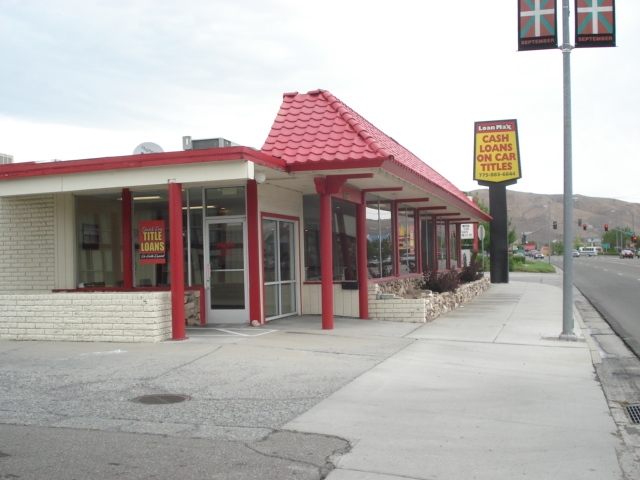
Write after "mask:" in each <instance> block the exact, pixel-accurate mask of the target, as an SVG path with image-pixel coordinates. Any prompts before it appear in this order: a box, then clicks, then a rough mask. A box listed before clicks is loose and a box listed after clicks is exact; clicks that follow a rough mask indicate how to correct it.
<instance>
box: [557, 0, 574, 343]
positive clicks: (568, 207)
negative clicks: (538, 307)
mask: <svg viewBox="0 0 640 480" xmlns="http://www.w3.org/2000/svg"><path fill="white" fill-rule="evenodd" d="M572 49H573V46H571V44H570V43H569V0H562V90H563V111H564V115H563V116H564V229H565V230H564V236H565V243H566V241H567V240H569V241H572V240H573V171H572V161H573V160H572V142H571V50H572ZM562 267H563V270H564V273H563V276H562V333H561V334H560V339H561V340H574V341H575V340H577V339H578V337H577V336H576V334H575V333H574V332H573V255H567V248H566V245H565V249H564V255H563V257H562Z"/></svg>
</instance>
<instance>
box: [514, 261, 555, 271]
mask: <svg viewBox="0 0 640 480" xmlns="http://www.w3.org/2000/svg"><path fill="white" fill-rule="evenodd" d="M513 271H514V272H532V273H556V269H555V268H554V267H553V265H549V264H548V263H547V262H543V261H539V262H530V261H526V262H525V263H516V264H514V267H513Z"/></svg>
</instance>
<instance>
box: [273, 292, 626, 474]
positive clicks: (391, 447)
mask: <svg viewBox="0 0 640 480" xmlns="http://www.w3.org/2000/svg"><path fill="white" fill-rule="evenodd" d="M561 312H562V291H561V290H560V289H558V288H555V287H551V286H547V285H541V284H534V283H522V282H511V283H509V284H493V285H491V288H490V289H489V290H488V291H487V292H485V293H484V294H482V295H481V296H480V297H478V298H477V299H476V300H474V301H473V302H472V303H470V304H468V305H467V306H465V307H464V308H460V309H458V310H456V311H454V312H451V313H449V314H447V315H445V316H444V317H442V318H439V319H437V320H436V321H434V322H432V323H430V324H427V325H424V326H423V327H421V328H419V329H417V330H416V331H414V332H413V333H411V334H410V335H408V337H409V338H413V339H415V340H416V342H414V343H412V344H411V345H409V346H407V348H405V349H403V350H402V351H401V352H399V353H397V354H396V355H394V356H393V357H391V358H389V359H388V360H386V361H385V362H383V363H381V364H380V365H378V366H377V367H375V368H374V369H372V370H371V371H369V372H367V373H366V374H364V375H362V376H360V377H359V378H358V379H356V380H355V381H353V382H351V383H350V384H349V385H347V386H346V387H344V388H343V389H341V390H340V391H338V392H336V393H335V394H333V395H332V396H331V397H329V398H328V399H326V400H325V401H323V402H321V403H320V404H318V405H316V406H315V407H314V408H312V409H311V410H310V411H308V412H306V413H305V414H303V415H301V416H300V417H298V418H296V419H295V420H294V421H292V422H289V423H288V424H287V425H285V427H284V428H285V429H292V430H297V431H305V432H315V433H324V434H331V435H336V436H339V437H344V438H348V439H350V440H351V441H352V442H353V443H354V445H353V449H352V450H351V452H349V453H348V454H347V455H345V456H343V457H342V458H341V459H340V460H339V461H338V462H337V469H336V470H334V471H333V472H332V473H331V475H330V476H329V477H328V478H330V479H332V480H345V479H348V480H351V479H367V480H369V479H371V480H383V479H398V478H412V479H413V478H415V479H431V478H444V479H470V478H474V479H502V478H504V479H507V478H521V477H526V478H533V479H552V478H553V479H594V480H595V479H598V480H602V479H618V478H623V475H622V472H621V470H620V468H619V466H618V459H617V449H618V448H620V447H622V445H621V442H620V441H619V440H618V439H617V438H616V436H615V435H616V425H615V423H614V421H613V419H612V418H611V415H610V412H609V409H608V406H607V402H606V400H605V398H604V395H603V392H602V390H601V388H600V385H599V384H598V382H597V381H596V380H595V379H594V369H593V365H592V357H591V351H590V348H589V343H587V342H564V341H559V340H549V339H547V338H548V337H549V336H550V334H555V335H556V336H557V335H559V333H560V332H561V330H562V314H561ZM576 327H577V329H576V333H580V334H582V332H580V326H579V325H578V324H576Z"/></svg>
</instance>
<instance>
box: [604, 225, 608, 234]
mask: <svg viewBox="0 0 640 480" xmlns="http://www.w3.org/2000/svg"><path fill="white" fill-rule="evenodd" d="M604 231H605V232H608V231H609V224H608V223H605V224H604Z"/></svg>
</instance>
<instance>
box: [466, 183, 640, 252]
mask: <svg viewBox="0 0 640 480" xmlns="http://www.w3.org/2000/svg"><path fill="white" fill-rule="evenodd" d="M467 194H468V195H470V196H472V197H477V198H478V200H479V201H480V202H482V203H483V204H484V205H485V206H486V207H488V208H489V209H491V205H490V204H489V189H488V188H482V189H478V190H472V191H470V192H467ZM573 198H574V199H575V200H574V202H573V237H574V238H575V237H579V238H580V239H582V241H583V242H584V243H586V242H587V239H589V238H601V237H602V235H603V234H604V224H605V223H606V224H608V225H609V229H613V228H614V227H616V226H617V227H619V228H622V229H624V228H625V227H629V228H630V229H631V230H634V231H635V228H636V222H637V224H638V225H637V228H638V230H640V204H637V203H630V202H623V201H622V200H616V199H613V198H598V197H587V196H585V195H574V196H573ZM563 203H564V195H562V194H556V195H543V194H539V193H526V192H516V191H513V190H509V189H507V211H508V216H509V219H510V220H511V228H513V229H515V231H516V233H517V237H518V241H519V240H520V236H521V235H522V230H523V223H524V230H525V231H526V232H535V233H529V234H528V235H527V241H533V242H536V243H538V244H539V245H541V244H542V243H546V242H547V238H548V230H547V229H546V228H545V227H546V226H547V224H548V223H547V222H548V221H549V220H550V221H551V222H553V221H554V220H555V221H557V222H558V229H557V230H553V229H551V240H552V241H553V240H556V239H557V240H561V239H563V238H564V229H563V224H562V222H563V210H564V207H563ZM546 205H550V208H551V214H550V218H549V216H548V215H549V213H548V210H547V207H546ZM523 213H524V216H523ZM523 219H524V222H523ZM578 219H582V221H583V223H586V224H587V229H586V230H583V229H582V227H578Z"/></svg>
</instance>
